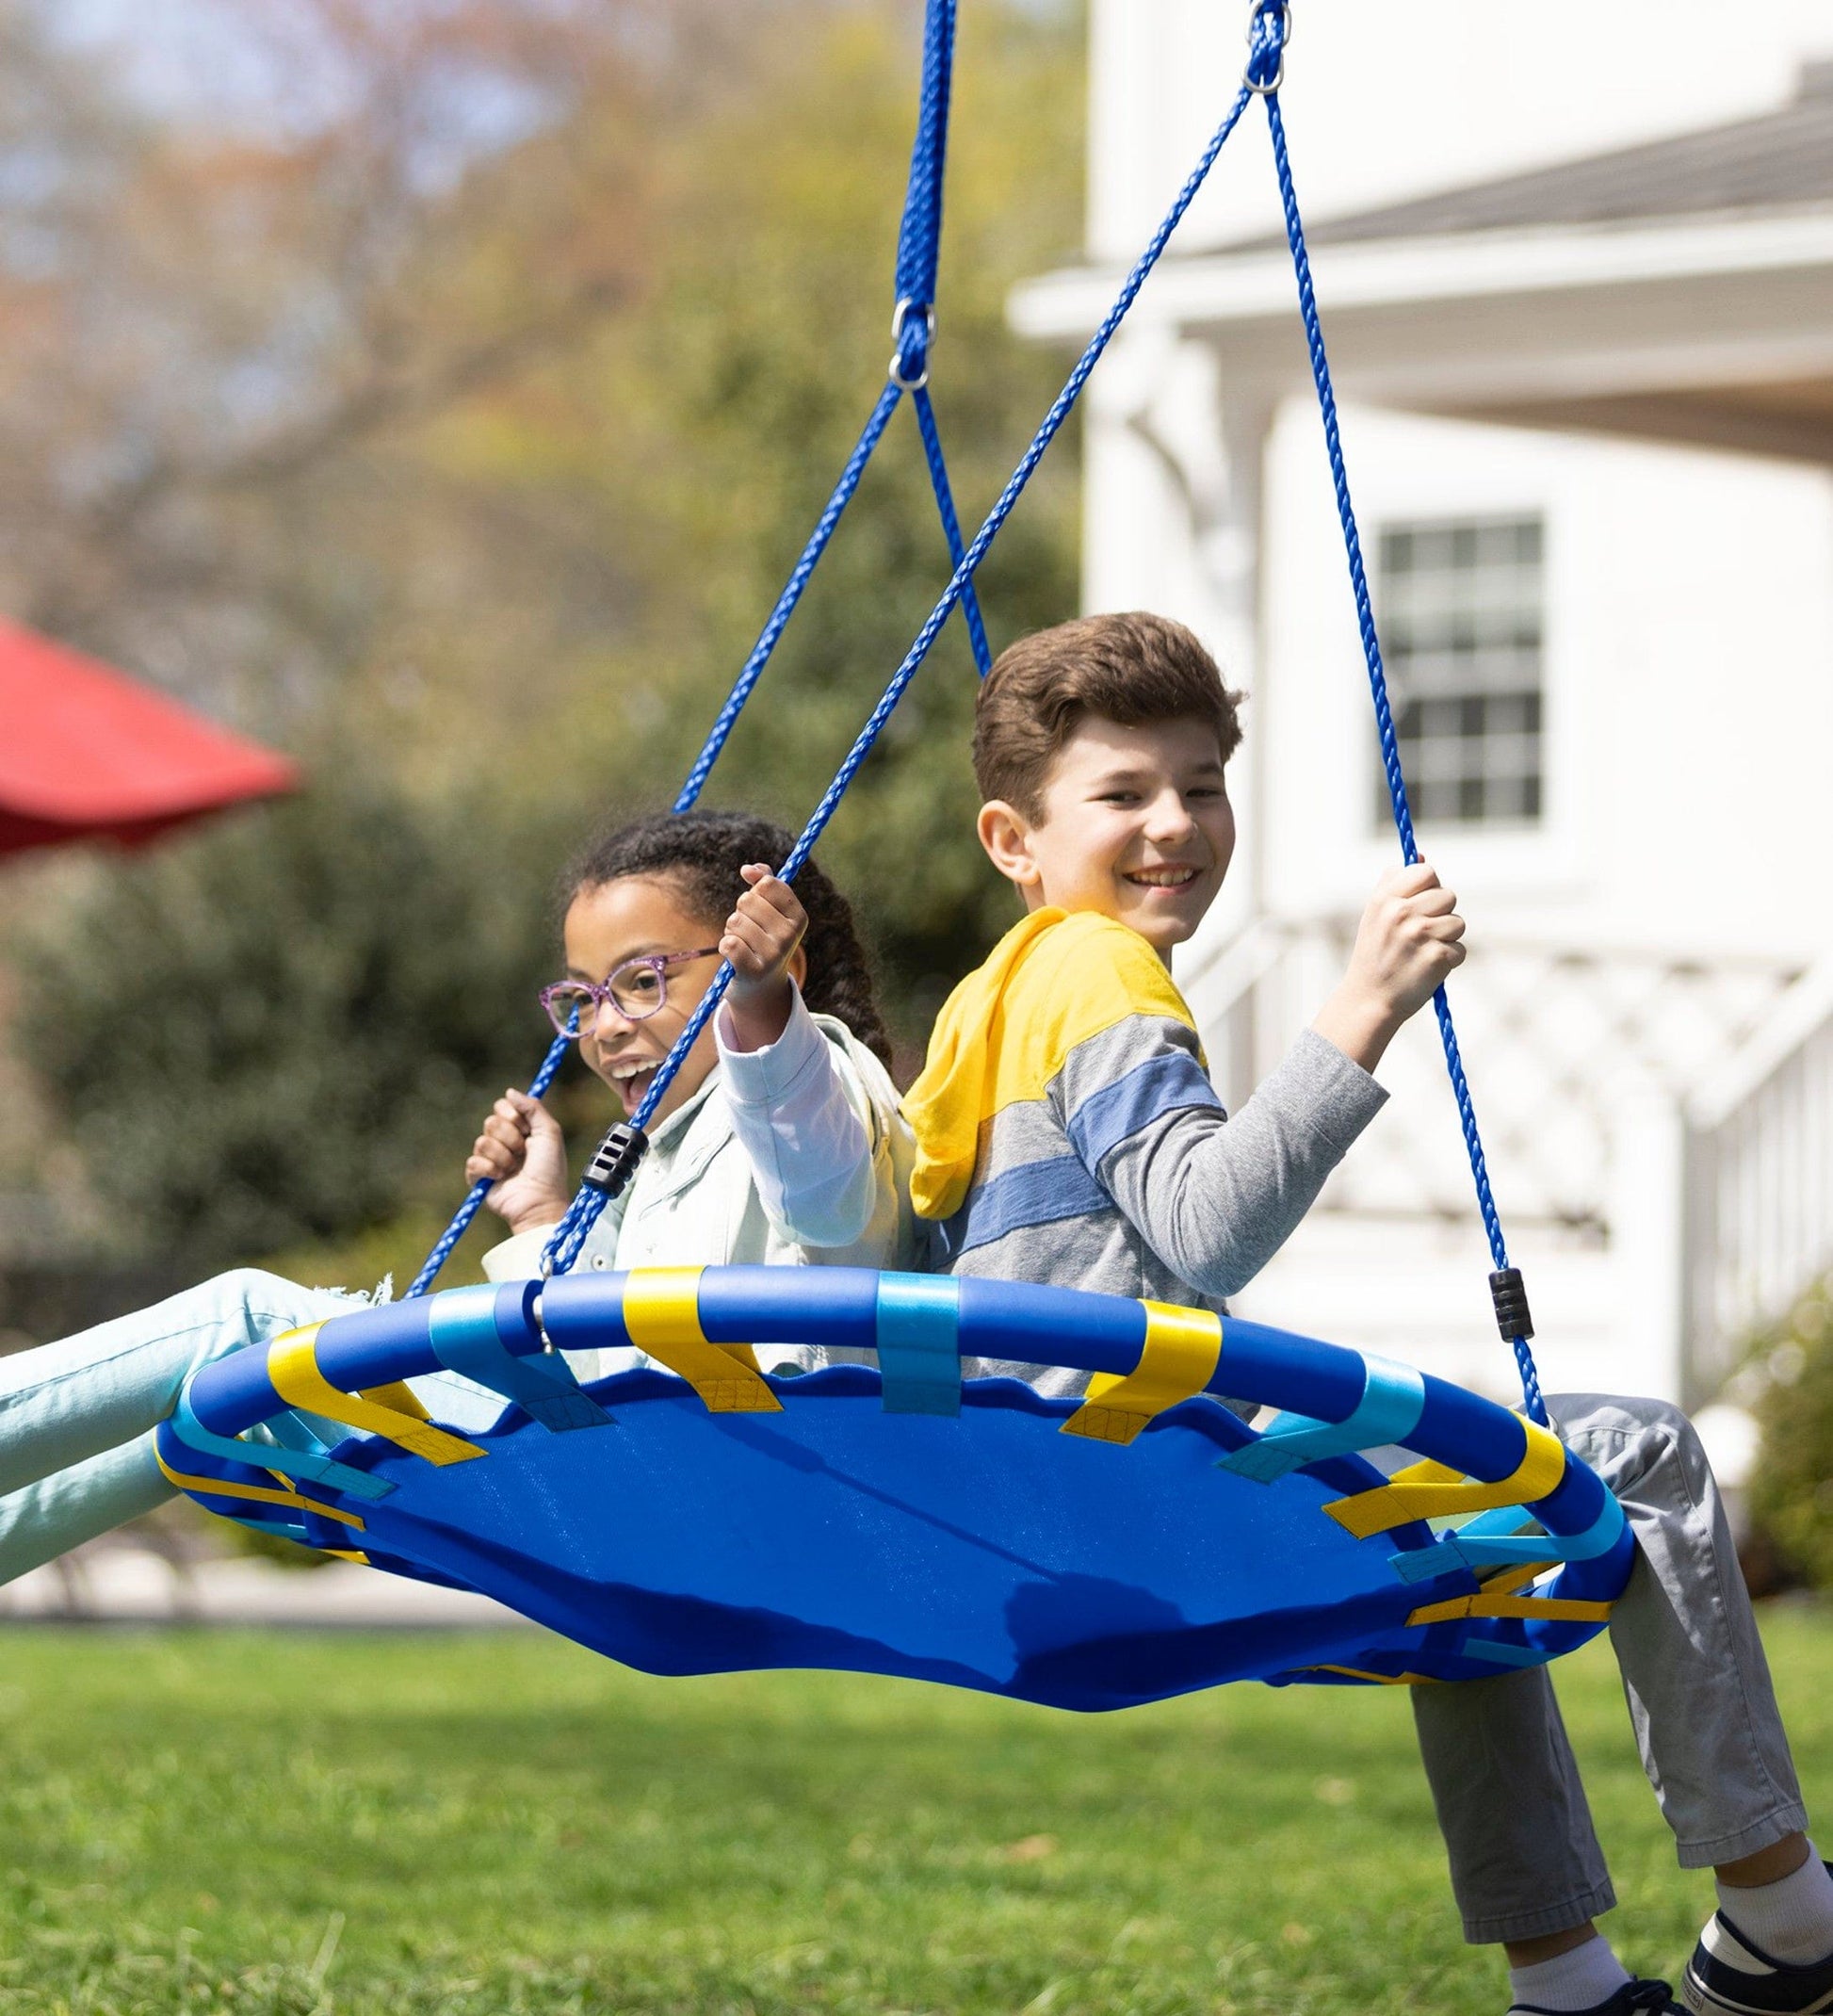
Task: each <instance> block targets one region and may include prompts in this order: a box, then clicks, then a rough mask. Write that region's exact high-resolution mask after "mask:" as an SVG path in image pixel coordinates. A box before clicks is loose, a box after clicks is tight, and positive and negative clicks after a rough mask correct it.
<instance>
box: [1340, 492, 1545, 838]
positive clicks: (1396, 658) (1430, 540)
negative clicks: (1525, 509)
mask: <svg viewBox="0 0 1833 2016" xmlns="http://www.w3.org/2000/svg"><path fill="white" fill-rule="evenodd" d="M1543 544H1544V541H1543V533H1542V527H1541V522H1540V520H1539V519H1538V518H1498V519H1461V520H1456V521H1446V522H1444V523H1439V524H1407V525H1394V526H1387V527H1384V528H1382V530H1381V533H1380V536H1379V539H1378V541H1377V542H1376V548H1375V550H1376V552H1377V554H1378V556H1379V570H1378V581H1377V593H1376V603H1377V609H1378V611H1379V614H1380V620H1381V633H1382V638H1383V642H1384V646H1385V651H1386V657H1387V670H1388V675H1389V677H1390V679H1391V681H1392V684H1393V689H1394V705H1395V726H1396V730H1397V732H1398V734H1399V738H1400V748H1401V760H1402V762H1403V765H1404V767H1405V770H1406V773H1407V776H1408V778H1409V780H1410V784H1411V787H1412V790H1413V801H1414V809H1415V811H1416V813H1417V814H1418V816H1419V818H1420V819H1422V820H1432V819H1444V820H1459V821H1466V822H1476V821H1516V822H1517V823H1518V822H1520V821H1529V820H1537V819H1538V818H1539V817H1540V808H1541V799H1542V779H1541V688H1542V671H1541V636H1542V573H1541V554H1542V547H1543ZM1377 781H1378V782H1379V783H1380V784H1381V785H1382V788H1381V789H1379V790H1378V791H1377V793H1376V801H1377V805H1378V808H1379V810H1378V818H1379V819H1380V820H1382V821H1385V820H1386V818H1387V805H1386V800H1387V791H1386V788H1385V780H1380V779H1379V778H1378V780H1377Z"/></svg>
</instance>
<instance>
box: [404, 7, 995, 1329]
mask: <svg viewBox="0 0 1833 2016" xmlns="http://www.w3.org/2000/svg"><path fill="white" fill-rule="evenodd" d="M955 11H956V0H928V6H927V8H926V11H925V15H924V21H923V77H922V89H921V93H920V98H919V102H918V106H917V115H916V138H915V140H914V141H913V143H912V146H911V153H910V178H909V181H908V183H907V185H906V187H905V190H904V204H903V216H902V220H901V222H900V226H899V231H898V256H897V270H896V275H895V284H896V287H897V305H896V307H895V308H894V310H893V312H892V318H891V342H892V350H891V362H890V365H889V366H888V368H887V371H886V375H885V382H884V389H883V390H882V391H881V392H880V393H879V395H878V398H876V400H875V401H874V402H873V405H872V410H871V413H870V414H869V415H868V417H867V421H866V425H865V427H864V429H863V430H862V431H861V432H860V436H859V439H858V440H857V442H855V443H854V445H853V449H852V454H851V455H849V456H848V458H847V461H846V465H845V467H844V468H842V470H841V472H840V478H839V480H838V481H837V482H836V483H835V486H834V491H833V494H832V495H831V496H829V498H828V500H827V503H826V505H825V506H824V507H823V509H822V512H821V514H820V516H819V518H818V519H817V520H816V521H815V528H814V530H813V531H812V532H810V534H809V535H808V543H807V544H806V545H804V546H803V549H802V553H801V555H800V557H799V558H798V559H797V561H796V564H795V566H794V567H793V568H792V569H791V570H790V574H789V578H788V580H787V582H786V583H785V584H784V588H783V593H781V594H780V595H778V597H777V598H776V602H775V605H774V606H773V607H772V609H771V613H770V616H769V618H768V619H767V620H766V622H765V625H764V627H763V629H762V630H761V631H759V633H758V636H757V642H755V643H754V645H753V646H752V647H751V651H750V653H749V655H748V656H747V657H746V658H745V661H744V664H743V665H742V666H741V667H740V669H739V672H738V678H737V679H736V680H735V681H734V682H733V686H732V691H730V692H729V693H728V694H727V695H726V697H725V701H724V704H723V705H722V707H721V708H720V710H719V713H718V714H717V716H716V717H715V718H714V721H713V725H712V727H711V728H710V729H709V730H708V731H707V735H706V741H705V742H704V743H702V745H701V749H700V753H699V755H698V756H695V757H694V760H693V762H692V764H691V766H690V767H689V771H688V775H687V778H686V780H685V782H684V783H683V784H682V786H681V789H680V791H679V792H678V793H677V794H676V796H675V800H674V804H673V808H672V809H673V810H674V811H675V812H687V811H690V810H691V809H692V808H693V806H694V805H695V804H696V803H697V802H698V801H699V798H700V794H701V792H702V791H703V790H705V789H706V780H707V778H708V777H709V776H710V775H711V774H712V772H713V766H714V764H716V763H717V762H718V761H719V759H720V756H721V753H722V751H723V749H724V748H725V745H726V742H727V741H728V740H730V738H731V734H732V731H733V729H734V728H735V727H736V726H737V725H738V716H739V715H740V714H741V713H743V711H744V708H745V703H746V702H747V701H748V700H749V699H750V698H751V696H752V693H753V692H754V690H755V688H756V686H757V682H758V680H759V679H761V678H762V677H763V675H764V669H765V667H766V666H767V665H768V664H769V663H770V661H771V655H772V654H773V653H774V652H775V650H776V647H777V644H778V642H780V641H781V639H782V636H783V633H784V631H785V630H786V629H787V627H788V626H789V619H790V617H791V616H793V615H794V614H795V611H796V606H797V604H798V603H800V602H801V600H802V598H803V593H804V592H805V591H806V589H807V587H808V584H809V582H810V581H811V580H812V579H813V578H814V576H815V570H816V568H817V567H818V566H819V564H820V561H821V556H822V555H823V554H824V553H825V552H826V551H827V548H828V545H829V542H830V541H831V540H832V539H833V537H834V534H835V530H836V529H837V528H838V527H839V523H840V520H841V518H842V516H843V515H844V514H845V512H846V509H847V506H848V505H849V504H851V503H852V499H853V496H854V493H855V492H856V491H857V490H858V488H859V485H860V483H861V481H862V480H863V479H864V477H865V474H866V470H867V466H868V463H870V462H871V459H872V455H873V453H874V451H875V450H876V449H877V447H878V445H879V443H880V442H881V441H882V440H883V439H884V432H885V430H886V428H888V427H889V426H890V424H891V416H892V415H893V414H895V413H896V412H897V410H898V407H899V404H900V402H901V400H902V399H903V398H904V396H905V395H906V394H908V395H909V396H910V400H911V405H912V408H913V410H914V412H915V414H916V428H917V433H918V435H919V437H920V439H921V441H922V444H923V457H924V461H925V463H926V464H927V466H928V469H929V475H930V484H931V487H932V489H933V491H934V493H935V506H936V513H937V515H938V517H939V518H940V519H941V523H942V531H943V536H944V538H945V539H946V540H947V542H948V546H949V565H950V566H951V567H953V568H954V569H956V570H957V572H959V570H960V567H961V563H962V559H963V548H962V538H961V520H960V517H959V515H958V513H957V512H956V510H955V501H954V492H953V488H952V485H951V484H950V482H949V465H948V462H947V460H946V458H945V457H944V455H943V452H942V435H941V431H940V429H939V428H938V427H937V425H936V419H935V409H934V406H933V404H932V403H931V400H930V396H929V371H930V364H929V360H930V350H931V348H932V346H933V343H934V341H935V292H936V269H937V265H938V262H939V260H940V258H941V251H942V186H943V180H944V175H945V171H946V169H947V165H948V152H949V96H950V91H951V89H952V85H953V78H954V41H955ZM958 599H959V601H960V603H961V607H962V615H963V619H964V621H965V624H966V626H967V637H968V642H969V643H970V644H971V646H972V648H973V653H974V663H975V665H976V666H977V667H978V668H979V671H980V675H981V678H984V677H985V676H986V675H987V674H988V673H989V672H990V671H991V670H992V669H993V651H992V647H991V646H990V645H989V643H988V642H987V637H986V625H985V624H984V622H983V621H982V620H981V607H980V602H979V599H978V597H977V596H976V595H975V593H974V588H973V582H972V580H971V578H970V579H969V581H968V582H967V584H966V586H965V588H964V589H963V591H962V593H961V594H960V596H959V597H958ZM571 1042H572V1038H571V1037H570V1036H558V1037H556V1038H555V1040H554V1042H553V1043H552V1044H551V1045H550V1046H549V1047H548V1051H547V1054H546V1056H545V1057H544V1058H543V1060H542V1065H541V1068H540V1070H539V1071H538V1072H536V1074H535V1077H534V1079H533V1081H531V1082H530V1084H529V1086H528V1095H529V1097H531V1098H537V1099H538V1098H540V1097H542V1096H543V1094H544V1093H545V1092H546V1091H547V1090H548V1088H549V1087H550V1086H551V1085H552V1084H553V1082H554V1079H555V1077H556V1075H557V1074H558V1072H559V1070H560V1065H561V1064H562V1063H563V1062H564V1061H565V1058H566V1053H567V1050H568V1049H569V1047H570V1046H571ZM677 1068H678V1066H677ZM668 1076H669V1078H670V1079H672V1078H673V1070H671V1071H670V1072H669V1074H668ZM491 1187H492V1181H491V1179H489V1178H480V1179H479V1181H477V1182H476V1183H474V1184H473V1185H472V1186H471V1189H470V1190H469V1192H468V1193H467V1194H466V1195H465V1198H464V1202H463V1203H462V1204H461V1205H460V1207H459V1209H458V1211H457V1212H456V1213H455V1214H454V1216H453V1218H452V1221H451V1223H450V1224H449V1225H448V1226H447V1227H446V1229H445V1230H444V1231H443V1232H442V1233H441V1234H440V1235H439V1238H438V1239H437V1240H436V1241H435V1242H434V1244H433V1246H432V1249H431V1251H430V1253H429V1254H428V1255H427V1258H426V1260H424V1261H423V1262H422V1264H421V1267H420V1271H419V1273H418V1274H416V1275H415V1276H414V1279H413V1281H412V1282H411V1283H410V1284H409V1286H408V1289H407V1297H409V1298H411V1297H414V1296H417V1295H424V1294H425V1293H427V1291H428V1290H429V1289H430V1287H431V1286H432V1284H433V1282H434V1281H435V1280H436V1279H437V1278H438V1276H439V1273H440V1270H441V1269H442V1268H443V1267H444V1266H445V1264H446V1261H447V1260H449V1259H450V1258H451V1256H452V1252H453V1249H454V1248H455V1247H456V1246H457V1245H458V1243H459V1241H460V1240H462V1238H463V1237H464V1235H465V1233H466V1232H467V1231H468V1230H469V1229H470V1227H471V1222H472V1220H473V1219H474V1218H476V1217H477V1215H478V1213H479V1211H481V1210H482V1208H483V1203H484V1199H485V1198H486V1197H487V1196H488V1195H489V1194H490V1190H491ZM404 1299H405V1298H404Z"/></svg>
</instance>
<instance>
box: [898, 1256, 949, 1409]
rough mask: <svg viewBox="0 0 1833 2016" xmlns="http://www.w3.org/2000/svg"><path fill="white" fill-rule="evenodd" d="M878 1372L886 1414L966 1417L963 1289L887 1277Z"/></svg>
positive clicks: (937, 1281) (941, 1280) (945, 1282)
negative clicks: (963, 1398) (963, 1401)
mask: <svg viewBox="0 0 1833 2016" xmlns="http://www.w3.org/2000/svg"><path fill="white" fill-rule="evenodd" d="M878 1369H879V1377H880V1378H881V1379H882V1380H883V1381H884V1411H885V1412H886V1413H887V1414H959V1413H960V1412H961V1289H960V1285H959V1284H958V1283H957V1282H956V1281H954V1280H953V1279H951V1278H949V1276H941V1275H936V1276H927V1277H924V1276H896V1275H888V1274H887V1275H883V1276H880V1278H879V1284H878Z"/></svg>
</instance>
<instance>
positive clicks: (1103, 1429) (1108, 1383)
mask: <svg viewBox="0 0 1833 2016" xmlns="http://www.w3.org/2000/svg"><path fill="white" fill-rule="evenodd" d="M1140 1306H1141V1307H1142V1308H1143V1309H1144V1311H1145V1344H1144V1349H1143V1350H1142V1351H1141V1352H1140V1355H1139V1363H1138V1364H1137V1365H1135V1366H1134V1367H1133V1369H1132V1371H1131V1372H1128V1373H1111V1372H1097V1373H1096V1374H1095V1376H1094V1377H1093V1378H1092V1379H1091V1380H1090V1381H1089V1382H1088V1398H1087V1399H1086V1400H1084V1401H1083V1402H1082V1404H1081V1406H1079V1407H1078V1408H1077V1410H1076V1411H1075V1413H1073V1414H1072V1415H1071V1416H1070V1417H1069V1419H1068V1420H1067V1421H1066V1422H1064V1423H1063V1424H1062V1432H1063V1434H1065V1435H1085V1436H1087V1437H1088V1438H1089V1439H1090V1440H1091V1441H1096V1442H1120V1443H1122V1444H1125V1443H1127V1442H1130V1441H1131V1440H1132V1439H1133V1438H1134V1437H1135V1436H1136V1435H1138V1433H1139V1432H1140V1430H1141V1429H1142V1428H1143V1427H1144V1425H1145V1424H1146V1423H1147V1422H1148V1421H1150V1420H1151V1419H1152V1418H1153V1417H1154V1416H1155V1415H1158V1414H1162V1413H1163V1412H1164V1411H1165V1409H1166V1408H1167V1407H1175V1406H1176V1405H1177V1404H1178V1402H1179V1401H1181V1400H1189V1399H1191V1398H1192V1396H1193V1395H1194V1394H1197V1393H1200V1392H1201V1391H1202V1390H1203V1389H1204V1388H1205V1387H1206V1386H1208V1383H1209V1381H1210V1380H1211V1379H1213V1378H1214V1377H1215V1375H1216V1367H1217V1365H1218V1364H1219V1363H1220V1362H1221V1360H1222V1318H1221V1317H1220V1316H1218V1315H1216V1314H1215V1312H1214V1311H1213V1310H1211V1309H1176V1308H1175V1307H1174V1306H1173V1305H1172V1304H1171V1303H1169V1302H1144V1303H1142V1304H1141V1305H1140Z"/></svg>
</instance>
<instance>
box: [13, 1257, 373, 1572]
mask: <svg viewBox="0 0 1833 2016" xmlns="http://www.w3.org/2000/svg"><path fill="white" fill-rule="evenodd" d="M361 1307H362V1303H361V1300H360V1299H359V1298H357V1297H354V1296H350V1295H347V1294H343V1293H336V1292H334V1291H332V1290H329V1289H323V1288H301V1287H300V1286H299V1285H298V1284H297V1283H296V1282H293V1281H284V1280H282V1279H281V1278H280V1276H278V1275H272V1274H262V1273H260V1272H258V1271H257V1270H255V1269H254V1268H243V1269H241V1270H239V1271H238V1272H236V1273H235V1274H219V1275H218V1276H217V1277H216V1279H215V1280H213V1281H205V1282H204V1283H203V1286H202V1287H201V1288H190V1289H187V1290H186V1291H185V1293H183V1294H178V1295H173V1296H171V1297H170V1299H169V1300H167V1301H164V1302H158V1303H154V1306H153V1307H152V1308H151V1309H137V1310H135V1312H134V1313H133V1314H132V1315H131V1316H120V1317H117V1318H116V1319H115V1320H114V1321H113V1322H112V1323H104V1324H98V1325H96V1326H95V1328H94V1329H92V1330H82V1331H79V1332H78V1333H77V1334H76V1335H75V1336H74V1337H66V1338H63V1339H60V1340H59V1341H57V1343H54V1344H41V1345H40V1346H39V1347H38V1348H37V1349H36V1350H32V1351H18V1352H14V1353H13V1354H12V1356H11V1357H9V1358H0V1583H6V1582H10V1581H11V1580H12V1579H13V1577H14V1576H15V1575H23V1574H24V1572H25V1571H26V1569H33V1568H38V1567H40V1566H41V1565H42V1564H43V1563H44V1562H46V1561H52V1560H55V1559H56V1558H57V1555H59V1554H61V1553H66V1552H67V1551H68V1550H69V1549H71V1548H73V1547H76V1546H80V1545H81V1543H82V1542H83V1541H85V1540H92V1539H94V1538H95V1536H97V1535H98V1534H101V1533H106V1532H107V1531H108V1530H109V1529H110V1528H111V1527H114V1526H119V1525H120V1524H121V1523H122V1520H130V1519H136V1518H138V1516H139V1515H140V1514H141V1513H143V1512H151V1511H152V1510H153V1509H154V1506H155V1505H160V1504H164V1503H165V1502H166V1500H167V1499H169V1498H170V1497H171V1496H172V1495H173V1491H172V1488H171V1486H170V1485H169V1484H168V1483H167V1482H166V1480H165V1478H164V1476H163V1475H161V1473H160V1471H159V1466H158V1464H157V1463H155V1462H154V1456H153V1431H154V1428H155V1427H156V1426H157V1425H158V1424H159V1423H160V1422H162V1421H164V1420H165V1419H166V1417H167V1416H168V1415H169V1414H170V1412H171V1410H172V1408H173V1407H174V1406H176V1405H177V1402H178V1395H179V1391H180V1390H181V1389H182V1388H183V1386H184V1384H185V1380H186V1378H187V1375H188V1374H190V1373H191V1372H192V1371H193V1370H194V1369H195V1368H196V1367H197V1366H199V1365H207V1364H208V1363H209V1362H210V1361H211V1360H212V1359H213V1358H221V1357H223V1356H224V1355H225V1354H226V1353H228V1352H231V1351H237V1350H240V1349H241V1347H242V1346H243V1345H244V1344H264V1343H267V1342H268V1341H270V1340H271V1339H273V1338H276V1337H279V1336H281V1335H282V1334H283V1333H284V1332H285V1331H287V1330H296V1329H298V1328H299V1327H300V1325H303V1324H309V1323H319V1322H322V1321H323V1320H324V1319H325V1318H326V1317H328V1316H338V1315H343V1314H345V1313H346V1312H347V1311H349V1309H357V1308H361Z"/></svg>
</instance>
